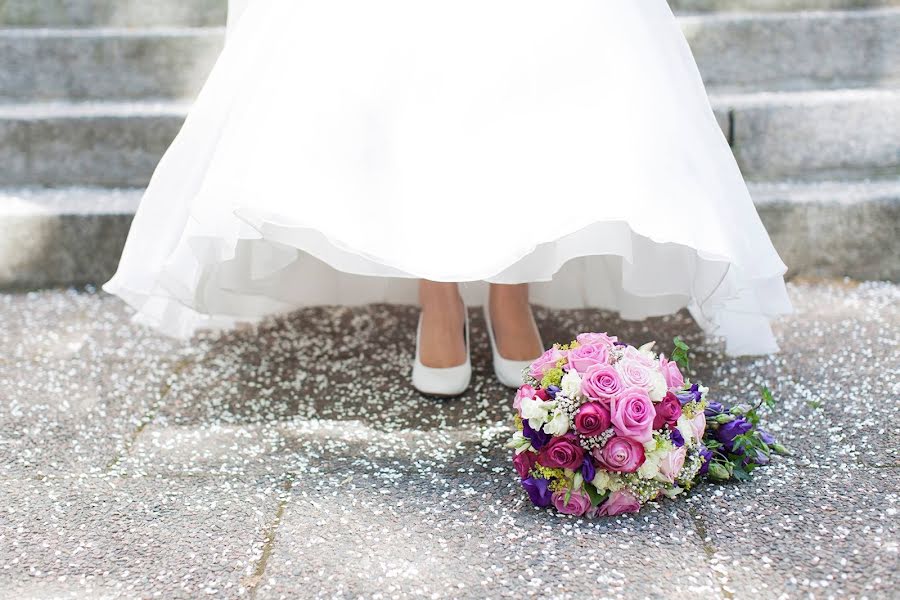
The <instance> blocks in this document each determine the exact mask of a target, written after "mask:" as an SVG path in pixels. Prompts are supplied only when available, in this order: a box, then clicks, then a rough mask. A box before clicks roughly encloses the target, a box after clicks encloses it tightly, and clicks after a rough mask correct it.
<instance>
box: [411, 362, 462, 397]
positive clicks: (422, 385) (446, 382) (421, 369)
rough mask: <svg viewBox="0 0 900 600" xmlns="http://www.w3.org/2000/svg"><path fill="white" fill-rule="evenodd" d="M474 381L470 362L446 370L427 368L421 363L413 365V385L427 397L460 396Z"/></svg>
mask: <svg viewBox="0 0 900 600" xmlns="http://www.w3.org/2000/svg"><path fill="white" fill-rule="evenodd" d="M471 379H472V365H471V363H470V362H468V361H466V363H464V364H462V365H459V366H457V367H450V368H444V369H438V368H432V367H426V366H425V365H423V364H422V363H421V362H418V361H416V362H415V363H414V364H413V372H412V384H413V387H414V388H416V389H417V390H418V391H419V392H420V393H422V394H425V395H426V396H438V397H452V396H459V395H461V394H462V393H463V392H465V391H466V389H468V387H469V382H470V381H471Z"/></svg>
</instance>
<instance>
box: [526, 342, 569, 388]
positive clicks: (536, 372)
mask: <svg viewBox="0 0 900 600" xmlns="http://www.w3.org/2000/svg"><path fill="white" fill-rule="evenodd" d="M565 357H566V354H565V352H563V351H562V350H560V349H559V348H555V347H554V348H550V349H549V350H547V351H546V352H544V353H543V354H541V355H540V356H539V357H538V359H537V360H536V361H534V362H533V363H531V367H530V375H531V376H532V377H534V378H535V379H537V380H540V379H541V378H543V377H544V375H546V374H547V371H549V370H550V369H552V368H554V367H555V366H556V363H557V362H559V359H561V358H565Z"/></svg>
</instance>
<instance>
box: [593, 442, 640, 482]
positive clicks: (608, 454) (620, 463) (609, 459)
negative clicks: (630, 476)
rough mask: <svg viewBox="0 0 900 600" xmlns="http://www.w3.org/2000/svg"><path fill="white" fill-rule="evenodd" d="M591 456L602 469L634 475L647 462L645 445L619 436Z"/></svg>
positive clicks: (596, 449)
mask: <svg viewBox="0 0 900 600" xmlns="http://www.w3.org/2000/svg"><path fill="white" fill-rule="evenodd" d="M591 454H592V455H593V456H594V458H596V459H597V462H598V463H599V464H600V466H601V467H603V468H604V469H606V470H607V471H615V472H617V473H634V472H635V471H637V470H638V469H639V468H640V466H641V465H642V464H644V460H646V456H645V454H644V445H643V444H641V443H640V442H638V441H635V440H632V439H629V438H626V437H618V436H616V437H614V438H612V439H610V440H609V441H608V442H606V445H605V446H603V447H602V448H594V449H593V450H592V451H591Z"/></svg>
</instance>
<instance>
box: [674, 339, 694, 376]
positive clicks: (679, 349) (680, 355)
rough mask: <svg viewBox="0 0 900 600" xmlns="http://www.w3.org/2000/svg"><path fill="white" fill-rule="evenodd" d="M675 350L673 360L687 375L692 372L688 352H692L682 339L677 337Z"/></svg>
mask: <svg viewBox="0 0 900 600" xmlns="http://www.w3.org/2000/svg"><path fill="white" fill-rule="evenodd" d="M674 344H675V350H674V351H672V357H671V358H672V360H673V361H675V363H676V364H677V365H678V367H679V368H680V369H682V370H683V371H684V372H685V374H686V373H687V372H688V371H690V370H691V362H690V359H689V358H688V352H689V351H690V347H688V345H687V344H685V343H684V340H682V339H681V338H680V337H676V338H675V340H674Z"/></svg>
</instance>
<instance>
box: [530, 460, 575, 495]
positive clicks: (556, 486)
mask: <svg viewBox="0 0 900 600" xmlns="http://www.w3.org/2000/svg"><path fill="white" fill-rule="evenodd" d="M531 474H532V475H534V476H535V477H541V478H543V479H549V480H550V485H549V486H548V487H549V488H550V490H551V491H554V492H559V491H562V490H565V489H568V484H567V482H566V472H565V471H564V470H563V469H551V468H550V467H544V466H541V465H534V466H533V467H532V468H531Z"/></svg>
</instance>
